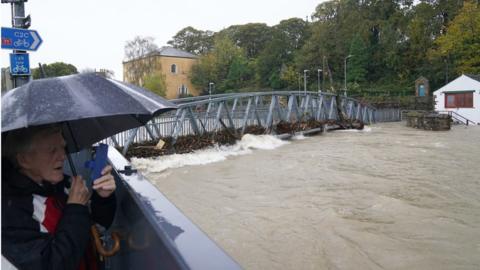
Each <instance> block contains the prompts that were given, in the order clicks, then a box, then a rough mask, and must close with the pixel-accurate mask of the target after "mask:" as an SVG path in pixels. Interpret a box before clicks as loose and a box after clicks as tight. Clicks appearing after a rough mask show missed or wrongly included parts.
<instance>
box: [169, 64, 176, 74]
mask: <svg viewBox="0 0 480 270" xmlns="http://www.w3.org/2000/svg"><path fill="white" fill-rule="evenodd" d="M170 71H171V72H172V73H177V65H175V64H173V65H172V66H171V67H170Z"/></svg>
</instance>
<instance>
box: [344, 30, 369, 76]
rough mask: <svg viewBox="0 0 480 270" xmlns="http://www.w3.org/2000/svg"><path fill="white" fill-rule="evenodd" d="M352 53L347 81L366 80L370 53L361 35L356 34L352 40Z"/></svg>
mask: <svg viewBox="0 0 480 270" xmlns="http://www.w3.org/2000/svg"><path fill="white" fill-rule="evenodd" d="M350 55H352V57H351V58H350V59H349V65H348V66H349V68H348V75H347V81H348V82H354V83H362V82H365V81H366V78H367V73H368V71H367V66H368V58H369V53H368V50H367V47H366V45H365V42H364V41H363V40H362V39H361V37H360V36H359V35H357V36H355V38H354V39H353V41H352V44H351V46H350Z"/></svg>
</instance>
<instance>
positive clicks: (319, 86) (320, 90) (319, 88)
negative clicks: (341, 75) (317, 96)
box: [317, 68, 323, 93]
mask: <svg viewBox="0 0 480 270" xmlns="http://www.w3.org/2000/svg"><path fill="white" fill-rule="evenodd" d="M322 71H323V70H322V69H321V68H319V69H318V70H317V72H318V81H317V83H318V93H321V92H322V87H321V86H322V85H321V84H320V72H322Z"/></svg>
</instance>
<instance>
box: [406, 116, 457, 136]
mask: <svg viewBox="0 0 480 270" xmlns="http://www.w3.org/2000/svg"><path fill="white" fill-rule="evenodd" d="M451 122H452V117H451V116H450V115H447V114H438V113H432V112H424V113H421V112H409V113H407V127H413V128H418V129H425V130H433V131H441V130H450V125H451Z"/></svg>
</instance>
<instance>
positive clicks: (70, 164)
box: [65, 122, 77, 176]
mask: <svg viewBox="0 0 480 270" xmlns="http://www.w3.org/2000/svg"><path fill="white" fill-rule="evenodd" d="M65 123H66V124H67V129H68V133H69V135H70V139H72V141H73V144H74V145H75V146H77V142H76V141H75V138H74V137H73V132H72V128H71V127H70V124H69V123H68V122H65ZM67 153H68V152H67ZM67 159H68V165H69V166H70V171H71V172H72V176H77V170H76V169H75V165H74V164H73V160H72V157H71V156H70V153H68V154H67Z"/></svg>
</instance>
